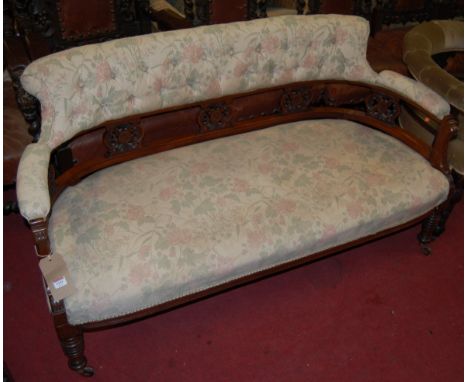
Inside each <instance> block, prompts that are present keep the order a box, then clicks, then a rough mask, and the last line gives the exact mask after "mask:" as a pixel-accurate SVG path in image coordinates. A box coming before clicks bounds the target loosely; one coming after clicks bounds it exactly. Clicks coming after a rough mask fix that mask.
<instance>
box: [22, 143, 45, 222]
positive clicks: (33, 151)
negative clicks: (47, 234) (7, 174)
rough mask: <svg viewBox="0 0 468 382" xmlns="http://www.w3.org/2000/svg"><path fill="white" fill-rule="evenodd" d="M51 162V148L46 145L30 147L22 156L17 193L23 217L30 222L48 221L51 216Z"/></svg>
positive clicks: (32, 145) (38, 144)
mask: <svg viewBox="0 0 468 382" xmlns="http://www.w3.org/2000/svg"><path fill="white" fill-rule="evenodd" d="M49 160H50V148H49V146H47V145H46V144H44V143H33V144H30V145H28V146H27V147H26V149H25V150H24V152H23V155H22V156H21V160H20V163H19V167H18V174H17V181H16V182H17V184H16V193H17V197H18V204H19V209H20V212H21V215H23V217H25V218H26V219H27V220H28V221H31V220H33V219H40V218H43V219H46V218H47V215H48V214H49V211H50V195H49V185H48V173H49Z"/></svg>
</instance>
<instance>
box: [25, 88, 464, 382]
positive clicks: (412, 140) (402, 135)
mask: <svg viewBox="0 0 468 382" xmlns="http://www.w3.org/2000/svg"><path fill="white" fill-rule="evenodd" d="M336 84H340V85H346V84H347V85H352V86H358V87H361V88H362V89H364V91H365V92H367V95H368V96H367V97H365V98H363V99H361V98H359V99H361V102H360V103H357V104H356V105H354V106H353V107H352V108H350V107H343V106H339V107H337V106H333V105H331V104H330V100H329V98H328V97H326V87H327V86H328V85H336ZM349 97H350V103H355V102H357V101H356V99H354V98H353V97H354V96H353V94H350V96H349ZM375 99H377V101H375V102H374V101H372V100H375ZM379 99H384V100H388V99H390V100H391V101H392V102H396V103H397V104H398V105H400V104H405V105H408V106H409V107H411V108H414V109H416V110H417V111H418V112H419V113H421V114H422V115H423V116H424V120H425V121H426V122H427V123H429V124H435V125H437V126H439V129H438V131H437V135H436V138H435V140H434V143H433V145H432V146H428V145H426V144H425V143H424V142H422V141H421V140H419V139H418V138H416V137H414V136H412V135H411V133H409V132H406V131H404V130H403V129H399V128H395V119H394V116H395V114H394V106H391V107H390V109H391V111H390V112H388V110H386V109H385V105H393V103H392V102H380V103H379V102H378V100H379ZM366 100H367V101H366ZM296 101H297V102H298V105H299V106H297V105H294V102H296ZM351 101H352V102H351ZM345 103H346V102H345ZM369 105H370V106H369ZM375 105H378V107H374V106H375ZM220 110H221V112H220ZM226 110H227V112H226ZM223 111H224V112H223ZM213 113H214V114H216V115H217V117H216V118H214V120H215V122H216V121H218V122H219V121H222V123H214V126H215V127H216V128H213V129H210V128H207V125H206V124H207V123H208V125H209V124H212V122H213V121H212V114H213ZM219 113H221V115H222V116H223V117H222V118H218V117H219ZM389 115H390V116H391V118H389V117H388V116H389ZM314 118H337V119H347V120H352V121H357V122H359V123H362V124H365V125H368V126H370V128H375V129H378V130H381V131H383V132H385V133H387V134H389V135H392V136H393V137H395V138H397V139H399V140H400V141H402V142H403V143H405V144H407V145H408V146H410V147H411V148H412V149H414V150H415V151H417V152H419V153H420V154H421V155H422V156H423V157H425V158H426V159H427V160H428V161H429V162H430V163H431V165H432V166H433V167H434V168H436V169H438V170H440V171H442V172H443V173H444V174H445V175H446V176H447V178H448V179H449V181H450V182H451V185H452V187H451V191H450V193H451V194H452V193H453V182H452V180H451V175H450V171H449V167H448V164H447V146H448V142H449V140H450V139H451V138H452V137H453V135H454V134H455V133H456V131H457V122H456V120H455V119H454V118H453V117H451V116H448V117H446V118H444V119H443V120H439V119H438V118H437V117H435V116H434V115H433V114H431V113H430V112H427V111H425V110H424V109H423V108H421V107H420V106H418V105H417V104H415V103H414V102H412V101H411V100H409V99H407V98H405V97H402V96H399V95H397V94H395V93H393V92H391V91H389V90H387V89H384V88H380V87H376V86H373V85H369V84H361V83H357V82H346V81H309V82H301V83H295V84H290V85H287V86H277V87H274V88H268V89H261V90H256V91H253V92H248V93H243V94H236V95H230V96H225V97H221V98H218V99H213V100H209V101H204V102H196V103H192V104H189V105H184V106H180V107H171V108H167V109H163V110H159V111H156V112H153V113H145V114H141V115H137V116H132V117H128V118H122V119H119V120H114V121H109V122H106V123H103V124H101V125H99V126H96V127H95V128H93V129H91V130H88V131H86V132H83V133H81V134H79V135H77V136H76V137H74V138H73V139H71V140H70V141H68V142H66V143H64V144H63V145H61V146H60V147H58V148H57V149H56V150H54V152H53V153H52V160H51V162H50V166H51V170H50V172H49V174H50V179H49V181H50V192H51V201H52V205H53V203H54V202H55V200H56V199H57V198H58V196H59V195H60V193H61V192H62V191H63V190H64V189H65V188H66V187H68V186H70V185H73V184H75V183H77V182H79V181H80V179H82V178H83V177H85V176H87V175H89V174H91V173H93V172H95V171H98V170H100V169H103V168H105V167H109V166H111V165H113V164H116V163H121V162H124V161H127V160H130V159H134V158H137V157H141V156H144V155H149V154H152V153H156V152H161V151H166V150H170V149H172V148H176V147H181V146H185V145H189V144H192V143H197V142H202V141H206V140H210V139H215V138H219V137H223V136H229V135H233V134H239V133H243V132H247V131H253V130H257V129H262V128H267V127H269V126H273V125H277V124H281V123H288V122H293V121H299V120H305V119H314ZM395 118H396V117H395ZM200 121H202V122H200ZM207 121H208V122H207ZM122 126H127V129H128V128H130V129H133V128H135V126H137V129H138V130H139V133H138V134H137V136H138V137H139V138H138V139H137V141H138V143H137V144H131V145H125V144H124V146H125V149H122V150H114V151H113V152H112V155H109V145H110V146H112V144H110V143H109V134H110V133H109V132H115V131H125V129H126V128H125V127H123V128H122ZM128 126H132V127H128ZM140 132H141V135H139V134H140ZM117 135H118V134H117ZM114 142H115V140H114ZM126 142H127V143H128V141H126ZM116 145H117V146H118V145H119V143H118V138H117V143H116ZM59 152H62V153H63V152H65V153H66V155H62V157H63V158H65V159H66V161H67V163H66V164H65V165H63V166H60V157H57V155H58V153H59ZM57 158H58V159H57ZM57 166H58V167H59V168H58V167H57ZM56 167H57V168H56ZM56 170H59V171H56ZM444 208H445V204H444V205H442V206H440V207H438V208H436V209H434V210H432V211H430V212H428V213H426V214H424V215H423V216H420V217H418V218H416V219H414V220H412V221H410V222H408V223H405V224H402V225H400V226H397V227H393V228H391V229H388V230H385V231H382V232H378V233H376V234H373V235H370V236H368V237H364V238H361V239H359V240H356V241H353V242H350V243H346V244H343V245H340V246H337V247H334V248H330V249H327V250H325V251H322V252H319V253H315V254H313V255H310V256H306V257H304V258H302V259H299V260H295V261H292V262H289V263H286V264H283V265H281V266H277V267H274V268H272V269H268V270H265V271H260V272H257V273H254V274H251V275H249V276H246V277H241V278H239V279H236V280H234V281H231V282H227V283H225V284H222V285H218V286H216V287H213V288H209V289H207V290H204V291H202V292H198V293H194V294H192V295H188V296H185V297H182V298H179V299H176V300H173V301H170V302H166V303H163V304H160V305H157V306H153V307H151V308H147V309H144V310H141V311H138V312H135V313H132V314H128V315H124V316H120V317H117V318H112V319H107V320H103V321H99V322H90V323H86V324H82V325H77V326H73V325H70V324H68V322H67V320H66V312H65V310H64V307H63V303H62V302H60V301H59V302H55V301H53V299H52V297H51V296H50V295H49V299H50V305H51V310H52V315H53V319H54V323H55V327H56V330H57V333H58V336H59V339H60V342H61V345H62V348H63V350H64V352H65V354H66V355H67V357H68V359H69V366H70V368H71V369H73V370H75V371H77V372H78V373H80V374H83V375H86V376H90V375H92V374H93V370H92V368H90V367H89V366H87V361H86V358H85V356H84V342H83V332H84V331H87V330H95V329H98V328H103V327H110V326H114V325H120V324H123V323H126V322H131V321H133V320H136V319H141V318H143V317H147V316H151V315H154V314H156V313H159V312H163V311H165V310H168V309H172V308H174V307H176V306H180V305H183V304H186V303H188V302H192V301H196V300H199V299H201V298H204V297H206V296H209V295H212V294H215V293H219V292H221V291H224V290H228V289H230V288H233V287H235V286H238V285H242V284H245V283H248V282H251V281H254V280H258V279H260V278H264V277H266V276H269V275H272V274H275V273H278V272H281V271H284V270H286V269H291V268H294V267H297V266H299V265H301V264H304V263H308V262H310V261H312V260H315V259H318V258H321V257H324V256H327V255H330V254H332V253H337V252H339V251H342V250H344V249H347V248H350V247H353V246H356V245H358V244H361V243H365V242H367V241H371V240H374V239H375V238H378V237H382V236H385V235H388V234H389V233H392V232H396V231H398V230H401V229H403V228H406V227H409V226H411V225H414V224H416V223H418V222H421V221H425V223H424V224H423V229H422V232H421V234H420V235H419V241H420V243H421V244H422V245H423V248H425V249H427V248H428V247H427V244H428V243H429V242H430V241H431V240H433V238H434V236H435V230H436V228H437V224H438V222H439V221H440V219H441V211H442V210H443V209H444ZM30 224H31V229H32V232H33V236H34V239H35V243H36V252H37V254H38V256H39V257H43V256H46V255H48V254H49V253H50V242H49V236H48V231H47V229H48V221H47V220H44V219H37V220H34V221H31V222H30Z"/></svg>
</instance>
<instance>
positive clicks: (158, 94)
mask: <svg viewBox="0 0 468 382" xmlns="http://www.w3.org/2000/svg"><path fill="white" fill-rule="evenodd" d="M368 34H369V27H368V23H367V21H365V20H364V19H362V18H359V17H355V16H337V15H316V16H283V17H274V18H269V19H260V20H254V21H248V22H238V23H231V24H224V25H210V26H204V27H199V28H193V29H189V30H178V31H171V32H163V33H154V34H149V35H144V36H137V37H130V38H124V39H119V40H113V41H109V42H105V43H101V44H93V45H86V46H82V47H78V48H73V49H69V50H66V51H63V52H59V53H56V54H52V55H50V56H47V57H44V58H42V59H39V60H37V61H35V62H33V63H32V64H31V65H30V66H28V67H27V69H26V70H25V71H24V74H23V76H22V78H21V81H22V84H23V86H24V88H25V89H26V90H27V91H28V92H29V93H31V94H32V95H34V96H36V97H37V98H38V99H39V100H40V102H41V107H42V135H41V138H40V141H41V142H43V143H47V144H48V145H49V147H50V148H54V147H57V146H58V145H60V144H61V143H63V142H65V141H66V140H68V139H69V138H71V137H72V136H74V135H75V134H77V133H79V132H81V131H84V130H86V129H89V128H91V127H93V126H95V125H98V124H100V123H102V122H105V121H107V120H112V119H117V118H122V117H125V116H130V115H134V114H138V113H144V112H149V111H153V110H158V109H161V108H166V107H170V106H177V105H183V104H187V103H191V102H196V101H200V100H205V99H210V98H214V97H219V96H223V95H227V94H235V93H239V92H245V91H250V90H255V89H259V88H266V87H271V86H276V85H282V84H285V83H290V82H296V81H305V80H314V79H349V80H357V81H359V80H361V81H365V82H372V83H373V82H375V81H376V77H377V74H376V73H375V72H374V71H373V70H372V69H371V68H370V67H369V65H368V63H367V60H366V47H367V38H368Z"/></svg>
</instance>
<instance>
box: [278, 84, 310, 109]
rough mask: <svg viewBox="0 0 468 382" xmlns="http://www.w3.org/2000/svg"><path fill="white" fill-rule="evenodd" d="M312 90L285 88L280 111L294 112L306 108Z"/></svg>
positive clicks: (308, 104)
mask: <svg viewBox="0 0 468 382" xmlns="http://www.w3.org/2000/svg"><path fill="white" fill-rule="evenodd" d="M312 98H313V97H312V92H311V91H310V89H308V88H300V89H292V90H286V92H285V93H284V94H283V96H282V97H281V101H280V105H281V112H282V113H294V112H298V111H304V110H307V108H308V107H309V106H310V104H311V103H312V101H313V99H312Z"/></svg>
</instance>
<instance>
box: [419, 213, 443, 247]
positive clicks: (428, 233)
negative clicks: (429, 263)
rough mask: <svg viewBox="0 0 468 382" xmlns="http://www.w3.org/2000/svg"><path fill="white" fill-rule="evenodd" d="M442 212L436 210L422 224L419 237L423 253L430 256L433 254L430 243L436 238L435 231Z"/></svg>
mask: <svg viewBox="0 0 468 382" xmlns="http://www.w3.org/2000/svg"><path fill="white" fill-rule="evenodd" d="M439 218H440V211H439V210H438V209H435V210H434V211H433V212H432V213H431V214H430V215H429V216H428V217H427V218H426V219H425V220H424V221H423V223H422V229H421V232H420V233H419V235H418V240H419V244H420V246H421V250H422V253H423V254H424V255H426V256H429V255H430V254H431V253H432V250H431V247H430V246H429V243H430V242H431V241H433V240H434V238H435V230H436V228H437V223H438V222H439Z"/></svg>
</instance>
